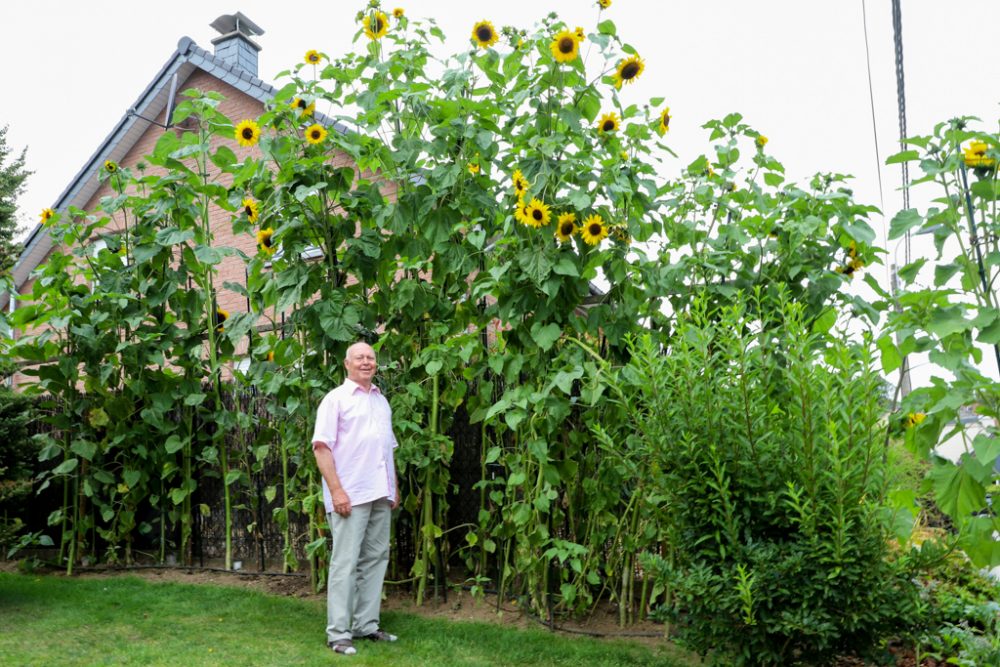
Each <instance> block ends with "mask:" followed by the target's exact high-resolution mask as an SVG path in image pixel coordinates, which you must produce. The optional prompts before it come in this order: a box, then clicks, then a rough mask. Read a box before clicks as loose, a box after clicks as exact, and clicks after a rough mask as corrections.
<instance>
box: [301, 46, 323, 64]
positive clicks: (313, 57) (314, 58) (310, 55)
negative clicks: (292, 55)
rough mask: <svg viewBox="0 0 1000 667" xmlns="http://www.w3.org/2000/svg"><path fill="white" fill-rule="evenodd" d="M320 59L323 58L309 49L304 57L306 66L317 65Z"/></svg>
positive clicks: (317, 52) (315, 51)
mask: <svg viewBox="0 0 1000 667" xmlns="http://www.w3.org/2000/svg"><path fill="white" fill-rule="evenodd" d="M322 59H323V56H321V55H320V54H319V51H317V50H315V49H309V50H308V51H306V56H305V60H306V64H309V65H318V64H319V61H320V60H322Z"/></svg>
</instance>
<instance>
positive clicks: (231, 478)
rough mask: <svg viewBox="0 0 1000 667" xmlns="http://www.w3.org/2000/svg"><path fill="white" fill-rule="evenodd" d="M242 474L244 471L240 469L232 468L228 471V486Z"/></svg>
mask: <svg viewBox="0 0 1000 667" xmlns="http://www.w3.org/2000/svg"><path fill="white" fill-rule="evenodd" d="M241 474H242V472H241V471H239V470H230V471H229V472H227V473H226V480H225V484H226V486H229V485H230V484H232V483H233V482H235V481H236V480H238V479H239V478H240V475H241Z"/></svg>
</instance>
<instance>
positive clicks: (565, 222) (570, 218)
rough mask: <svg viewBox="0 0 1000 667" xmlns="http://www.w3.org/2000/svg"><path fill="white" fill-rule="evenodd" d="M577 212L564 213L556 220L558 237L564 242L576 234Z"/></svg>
mask: <svg viewBox="0 0 1000 667" xmlns="http://www.w3.org/2000/svg"><path fill="white" fill-rule="evenodd" d="M576 230H577V227H576V213H563V214H562V215H560V216H559V219H558V220H557V221H556V238H557V239H559V240H560V241H561V242H562V243H565V242H566V241H569V240H570V239H571V238H573V235H574V234H576Z"/></svg>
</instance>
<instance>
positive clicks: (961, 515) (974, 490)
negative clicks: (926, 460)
mask: <svg viewBox="0 0 1000 667" xmlns="http://www.w3.org/2000/svg"><path fill="white" fill-rule="evenodd" d="M974 468H976V469H979V468H982V464H980V463H979V462H978V461H976V460H975V459H974V458H972V457H969V456H967V457H965V458H963V459H962V461H961V463H960V464H959V465H955V464H954V463H951V462H950V461H949V462H943V463H942V462H938V463H937V464H936V465H935V466H934V467H933V468H932V469H931V471H930V473H928V477H929V478H930V479H931V482H932V486H933V487H934V495H935V499H936V500H937V504H938V507H940V508H941V509H942V510H943V511H944V512H945V513H946V514H948V515H949V516H950V517H952V518H953V519H955V520H956V521H958V522H959V523H961V522H962V521H963V520H964V519H965V518H966V517H968V516H970V515H971V514H972V513H973V512H978V511H979V510H981V509H983V508H984V507H985V506H986V488H985V487H984V486H983V485H982V483H981V482H980V481H979V480H978V479H977V477H979V476H980V475H978V474H976V473H977V472H978V470H974Z"/></svg>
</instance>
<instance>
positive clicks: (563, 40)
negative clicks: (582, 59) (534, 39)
mask: <svg viewBox="0 0 1000 667" xmlns="http://www.w3.org/2000/svg"><path fill="white" fill-rule="evenodd" d="M550 48H551V49H552V57H553V58H555V59H556V62H560V63H570V62H573V61H574V60H576V58H577V56H578V55H580V37H579V36H578V35H577V34H576V33H575V32H570V31H569V30H563V31H562V32H559V33H556V36H555V38H554V39H553V40H552V45H551V47H550Z"/></svg>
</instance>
